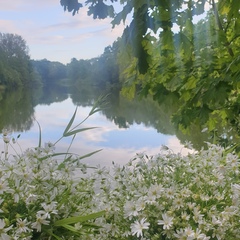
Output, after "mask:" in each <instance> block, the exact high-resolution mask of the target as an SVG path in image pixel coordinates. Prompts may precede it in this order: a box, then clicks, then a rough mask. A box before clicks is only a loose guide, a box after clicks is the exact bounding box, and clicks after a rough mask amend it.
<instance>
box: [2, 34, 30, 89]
mask: <svg viewBox="0 0 240 240" xmlns="http://www.w3.org/2000/svg"><path fill="white" fill-rule="evenodd" d="M33 83H34V73H33V69H32V66H31V64H30V57H29V54H28V47H27V45H26V41H25V40H24V39H23V38H22V37H21V36H19V35H16V34H10V33H0V85H5V86H7V87H8V88H9V89H10V88H16V87H19V86H29V85H31V84H33Z"/></svg>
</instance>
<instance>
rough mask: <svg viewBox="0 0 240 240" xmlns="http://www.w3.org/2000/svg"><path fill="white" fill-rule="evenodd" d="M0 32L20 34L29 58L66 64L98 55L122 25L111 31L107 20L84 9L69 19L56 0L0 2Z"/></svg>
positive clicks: (0, 0) (120, 30)
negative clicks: (91, 14) (96, 17)
mask: <svg viewBox="0 0 240 240" xmlns="http://www.w3.org/2000/svg"><path fill="white" fill-rule="evenodd" d="M0 4H1V8H0V16H1V17H0V32H1V33H13V34H18V35H20V36H21V37H22V38H23V39H24V40H25V41H26V43H27V46H28V47H29V54H30V57H31V59H35V60H41V59H44V58H46V59H48V60H50V61H58V62H62V63H64V64H66V63H69V62H70V61H71V59H72V58H76V59H90V58H94V57H98V56H100V55H101V54H102V53H103V52H104V48H105V47H107V46H109V45H111V44H112V43H113V42H114V41H115V40H116V39H117V38H118V37H120V36H121V35H122V32H123V29H124V26H123V25H121V26H116V27H115V28H114V29H112V26H111V19H109V18H108V19H104V20H98V19H95V20H94V19H93V18H92V16H88V15H87V7H83V8H81V9H80V11H79V13H78V14H76V15H75V16H72V14H71V13H69V12H67V11H66V12H64V9H63V7H62V6H61V5H60V0H14V1H6V0H0Z"/></svg>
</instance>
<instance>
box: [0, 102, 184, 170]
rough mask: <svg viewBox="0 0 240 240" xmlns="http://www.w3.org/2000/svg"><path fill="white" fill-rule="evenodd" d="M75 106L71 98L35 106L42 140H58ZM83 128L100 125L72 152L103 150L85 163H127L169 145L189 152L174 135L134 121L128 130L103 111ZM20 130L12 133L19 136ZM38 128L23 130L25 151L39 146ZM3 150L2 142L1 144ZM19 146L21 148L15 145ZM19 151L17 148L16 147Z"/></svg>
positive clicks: (62, 147)
mask: <svg viewBox="0 0 240 240" xmlns="http://www.w3.org/2000/svg"><path fill="white" fill-rule="evenodd" d="M75 108H76V107H75V106H74V105H73V103H72V101H71V99H70V98H68V99H67V100H65V101H63V102H58V103H52V104H51V105H38V106H37V107H36V108H35V118H36V119H37V121H38V122H39V124H40V126H41V130H42V142H43V143H45V142H49V141H50V142H55V141H57V140H58V139H59V138H60V137H61V135H62V133H63V131H64V129H65V128H66V126H67V124H68V122H69V120H70V119H71V117H72V115H73V113H74V111H75ZM90 110H91V107H79V108H78V111H77V115H76V119H75V123H74V124H73V126H75V125H77V124H78V123H79V122H81V121H82V120H83V119H84V118H85V117H86V116H87V115H88V113H89V112H90ZM81 127H98V128H97V129H92V130H88V131H83V132H81V133H79V134H78V135H77V136H76V138H75V139H74V143H73V145H72V147H71V152H74V153H77V154H80V155H85V154H87V153H89V152H92V151H96V150H98V149H103V150H102V151H101V152H99V153H97V154H95V155H93V156H91V157H90V158H86V159H84V160H83V162H85V163H87V164H89V165H91V166H93V165H97V164H100V165H102V166H110V165H111V164H112V161H114V162H115V163H117V164H125V163H127V162H128V161H129V160H130V159H131V158H133V157H134V156H135V154H136V153H143V152H144V153H146V154H148V155H154V154H157V153H159V151H160V148H161V145H167V146H168V147H169V148H170V149H172V150H173V151H174V152H180V151H182V153H185V154H186V151H185V150H182V148H183V146H182V145H181V144H180V141H179V140H178V139H177V137H175V136H170V135H164V134H161V133H158V132H157V131H156V130H155V129H153V128H151V127H145V126H144V125H143V124H133V125H131V126H130V127H129V128H128V129H123V128H122V129H119V128H118V127H117V126H116V125H115V124H114V123H113V122H110V121H109V120H107V119H106V118H105V116H104V115H102V114H101V113H95V114H94V115H92V116H91V117H90V118H89V119H88V120H87V121H86V122H84V124H83V125H81ZM17 134H18V133H14V134H13V135H14V136H15V137H16V136H17ZM38 138H39V129H38V125H37V123H34V125H33V126H32V128H31V129H30V131H27V132H24V133H21V137H20V139H19V144H20V146H21V148H22V149H23V150H24V149H26V148H28V147H35V146H37V145H38ZM70 140H71V138H69V137H68V138H63V139H62V140H61V141H60V142H59V143H58V144H57V147H56V150H57V152H65V151H66V150H67V148H68V146H69V143H70ZM0 147H1V149H3V143H2V142H1V143H0ZM16 149H18V147H17V146H16ZM17 151H18V150H17Z"/></svg>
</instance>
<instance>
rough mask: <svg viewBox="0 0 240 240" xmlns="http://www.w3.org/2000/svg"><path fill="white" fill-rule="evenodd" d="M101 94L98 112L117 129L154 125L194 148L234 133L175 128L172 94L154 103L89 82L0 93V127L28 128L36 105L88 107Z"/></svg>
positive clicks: (194, 127) (175, 108) (176, 103)
mask: <svg viewBox="0 0 240 240" xmlns="http://www.w3.org/2000/svg"><path fill="white" fill-rule="evenodd" d="M104 94H109V95H108V99H107V105H105V106H104V108H103V109H102V110H101V114H102V115H104V116H105V117H106V118H107V119H108V120H109V121H111V122H114V123H115V124H116V125H117V126H118V127H119V128H128V127H130V126H131V125H133V124H143V125H145V126H146V127H152V128H155V129H156V130H157V131H158V132H160V133H162V134H166V135H176V136H177V137H178V139H179V140H180V141H181V142H182V143H184V142H185V141H190V142H192V143H193V146H194V148H195V149H200V148H201V147H203V146H205V145H206V144H205V142H214V141H215V140H216V138H217V137H218V140H220V141H222V143H223V144H228V143H227V142H226V141H227V138H226V137H225V136H223V134H222V133H223V132H225V133H226V132H227V133H228V134H229V136H234V133H233V132H231V131H233V130H231V131H227V130H226V129H220V128H219V129H218V130H216V131H215V132H214V133H212V132H211V133H208V132H202V129H201V128H200V126H197V125H196V124H195V125H192V126H190V127H189V132H188V133H183V132H182V131H180V130H178V129H176V128H175V127H174V125H173V124H172V122H171V116H172V114H173V113H174V112H176V110H177V109H178V99H177V97H176V96H175V95H173V94H172V95H169V96H168V97H166V98H164V99H163V100H162V101H161V102H160V103H157V102H156V101H154V100H152V99H151V98H143V99H139V98H135V99H133V100H129V99H127V98H125V97H123V96H122V95H121V94H120V91H119V89H117V88H111V89H108V91H107V90H106V89H99V88H97V87H93V86H89V85H82V86H78V87H76V86H74V87H70V86H68V87H66V86H65V87H64V86H60V85H59V86H54V87H53V86H52V87H51V88H44V87H43V88H39V89H34V90H33V89H32V90H30V89H29V90H27V89H24V90H23V89H18V90H16V91H14V92H5V93H2V94H0V129H3V128H8V129H11V130H12V131H15V132H16V131H17V132H22V131H26V130H29V129H30V128H31V126H32V124H33V121H34V107H35V106H36V105H38V104H47V105H49V104H51V103H54V102H61V101H63V100H66V99H67V98H69V97H70V98H71V99H72V102H73V104H74V105H77V106H82V107H86V106H92V105H93V103H94V102H95V101H96V100H97V99H98V97H99V96H101V95H104ZM229 136H228V139H229ZM232 140H233V141H234V139H232ZM224 141H225V142H224Z"/></svg>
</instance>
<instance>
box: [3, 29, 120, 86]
mask: <svg viewBox="0 0 240 240" xmlns="http://www.w3.org/2000/svg"><path fill="white" fill-rule="evenodd" d="M117 54H118V41H116V42H115V43H114V44H113V45H112V46H108V47H106V48H105V50H104V53H103V54H102V55H100V56H99V57H96V58H92V59H89V60H84V59H79V60H77V59H76V58H72V60H71V62H70V63H68V64H66V65H65V64H62V63H60V62H52V61H49V60H47V59H42V60H32V59H30V56H29V48H28V46H27V44H26V41H25V40H24V39H23V38H22V37H21V36H19V35H17V34H11V33H0V88H1V89H5V88H7V89H9V90H11V89H16V88H18V87H22V86H24V87H30V86H31V85H32V84H38V85H39V86H42V87H45V88H48V87H54V85H56V84H61V85H68V86H70V85H71V86H74V87H77V88H78V89H80V88H82V87H83V86H86V85H88V86H95V87H101V88H109V87H112V86H113V85H115V86H117V85H118V84H119V69H118V64H117Z"/></svg>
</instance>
